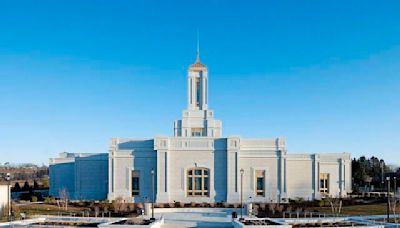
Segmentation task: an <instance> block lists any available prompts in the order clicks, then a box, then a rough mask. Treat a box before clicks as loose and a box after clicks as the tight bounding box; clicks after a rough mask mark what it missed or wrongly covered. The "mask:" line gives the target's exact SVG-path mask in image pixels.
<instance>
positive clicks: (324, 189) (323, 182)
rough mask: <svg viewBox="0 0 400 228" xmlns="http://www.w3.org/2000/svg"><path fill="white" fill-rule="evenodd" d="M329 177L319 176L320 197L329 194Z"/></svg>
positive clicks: (327, 174)
mask: <svg viewBox="0 0 400 228" xmlns="http://www.w3.org/2000/svg"><path fill="white" fill-rule="evenodd" d="M329 179H330V175H329V173H320V174H319V193H320V194H322V195H328V194H329V192H330V188H329V187H330V184H329Z"/></svg>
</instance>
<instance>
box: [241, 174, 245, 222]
mask: <svg viewBox="0 0 400 228" xmlns="http://www.w3.org/2000/svg"><path fill="white" fill-rule="evenodd" d="M243 174H244V170H243V169H240V220H243Z"/></svg>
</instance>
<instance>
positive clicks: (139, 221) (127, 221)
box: [111, 218, 153, 225]
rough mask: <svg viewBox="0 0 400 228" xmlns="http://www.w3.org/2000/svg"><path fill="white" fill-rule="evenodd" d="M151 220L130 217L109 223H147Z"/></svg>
mask: <svg viewBox="0 0 400 228" xmlns="http://www.w3.org/2000/svg"><path fill="white" fill-rule="evenodd" d="M152 222H153V221H150V220H149V219H141V218H130V219H126V220H121V221H118V222H114V223H111V225H149V224H151V223H152Z"/></svg>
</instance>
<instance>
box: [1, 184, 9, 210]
mask: <svg viewBox="0 0 400 228" xmlns="http://www.w3.org/2000/svg"><path fill="white" fill-rule="evenodd" d="M9 196H10V195H9V191H8V185H0V211H1V210H2V209H6V207H7V203H8V197H9Z"/></svg>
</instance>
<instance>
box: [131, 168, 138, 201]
mask: <svg viewBox="0 0 400 228" xmlns="http://www.w3.org/2000/svg"><path fill="white" fill-rule="evenodd" d="M139 183H140V172H139V171H138V170H133V171H132V196H139V195H140V184H139Z"/></svg>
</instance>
